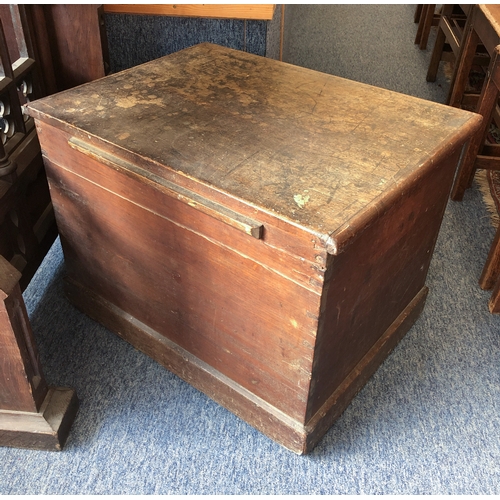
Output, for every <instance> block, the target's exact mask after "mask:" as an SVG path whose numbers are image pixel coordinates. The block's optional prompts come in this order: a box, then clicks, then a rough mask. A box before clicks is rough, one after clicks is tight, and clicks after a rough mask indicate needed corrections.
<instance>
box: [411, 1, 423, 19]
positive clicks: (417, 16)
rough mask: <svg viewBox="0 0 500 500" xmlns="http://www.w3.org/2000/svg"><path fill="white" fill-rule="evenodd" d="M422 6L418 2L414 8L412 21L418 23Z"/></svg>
mask: <svg viewBox="0 0 500 500" xmlns="http://www.w3.org/2000/svg"><path fill="white" fill-rule="evenodd" d="M422 8H423V5H422V4H421V3H419V4H418V5H417V7H416V8H415V15H414V17H413V22H414V23H418V22H419V21H420V16H421V15H422Z"/></svg>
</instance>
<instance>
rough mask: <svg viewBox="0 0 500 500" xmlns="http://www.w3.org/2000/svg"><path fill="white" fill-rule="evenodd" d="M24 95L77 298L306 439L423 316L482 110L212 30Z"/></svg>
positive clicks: (221, 397)
mask: <svg viewBox="0 0 500 500" xmlns="http://www.w3.org/2000/svg"><path fill="white" fill-rule="evenodd" d="M28 111H29V113H30V114H31V115H33V116H34V117H35V119H36V126H37V132H38V136H39V139H40V143H41V146H42V151H43V155H44V161H45V167H46V171H47V176H48V179H49V184H50V189H51V196H52V200H53V204H54V210H55V214H56V219H57V223H58V227H59V231H60V235H61V242H62V245H63V249H64V254H65V259H66V269H67V274H68V275H67V280H66V292H67V294H68V297H69V298H70V300H71V301H72V302H73V303H74V304H75V305H76V306H77V307H79V308H80V309H81V310H83V311H84V312H86V313H87V314H89V315H90V316H91V317H93V318H94V319H96V320H98V321H100V322H101V323H103V324H104V325H105V326H107V327H108V328H110V329H111V330H113V331H115V332H116V333H117V334H118V335H120V336H121V337H122V338H124V339H125V340H127V341H129V342H131V343H132V344H133V345H134V346H136V347H137V348H138V349H140V350H142V351H143V352H145V353H146V354H148V355H149V356H152V357H153V358H154V359H156V360H157V361H158V362H160V363H162V364H163V365H164V366H166V367H167V368H168V369H170V370H172V371H173V372H174V373H176V374H178V375H179V376H180V377H182V378H183V379H184V380H186V381H188V382H189V383H191V384H193V385H194V386H195V387H197V388H198V389H200V390H202V391H203V392H205V393H206V394H207V395H208V396H209V397H211V398H213V399H214V400H215V401H218V402H219V403H220V404H222V405H224V406H225V407H226V408H228V409H229V410H231V411H233V412H234V413H235V414H236V415H238V416H240V417H241V418H243V419H244V420H246V421H247V422H248V423H250V424H251V425H253V426H254V427H256V428H257V429H259V430H260V431H262V432H263V433H265V434H266V435H267V436H269V437H270V438H272V439H274V440H275V441H277V442H278V443H280V444H282V445H283V446H285V447H287V448H289V449H291V450H293V451H295V452H297V453H306V452H308V451H310V450H311V449H312V448H313V447H314V445H315V444H316V443H317V442H318V440H319V439H321V437H322V435H323V434H324V433H325V432H326V431H327V430H328V428H329V427H330V425H331V424H332V423H333V422H334V421H335V419H336V418H338V416H339V415H340V414H341V413H342V411H343V410H344V409H345V408H346V406H347V405H348V404H349V402H350V400H351V399H352V398H353V397H354V396H355V394H356V393H357V391H359V390H360V389H361V387H363V385H364V384H365V383H366V381H367V380H368V378H369V377H370V376H371V374H372V373H373V372H374V371H375V370H376V369H377V367H378V366H379V365H380V363H381V362H382V361H383V360H384V358H385V357H386V356H387V355H388V354H389V353H390V351H391V350H392V349H393V348H394V346H395V345H396V344H397V342H398V341H399V340H400V339H401V337H402V336H403V335H404V334H405V333H406V331H407V330H408V329H409V328H410V327H411V326H412V324H413V323H414V321H415V320H416V319H417V318H418V315H419V313H420V312H421V310H422V308H423V306H424V303H425V298H426V295H427V288H426V285H425V280H426V275H427V270H428V267H429V263H430V260H431V258H432V252H433V249H434V245H435V242H436V239H437V235H438V231H439V227H440V224H441V220H442V217H443V213H444V209H445V207H446V203H447V199H448V194H449V191H450V186H451V182H452V180H453V175H454V172H455V168H456V165H457V162H458V158H459V155H460V153H461V149H462V146H463V144H464V143H465V142H466V141H467V140H468V138H469V137H470V136H471V134H473V133H474V131H475V130H477V128H478V126H479V124H480V118H479V117H478V116H477V115H475V114H473V113H469V112H466V111H463V110H459V109H455V108H451V107H446V106H442V105H439V104H435V103H431V102H427V101H423V100H419V99H415V98H412V97H409V96H404V95H401V94H396V93H394V92H390V91H386V90H383V89H377V88H374V87H371V86H368V85H363V84H359V83H356V82H351V81H348V80H344V79H341V78H337V77H334V76H330V75H325V74H321V73H317V72H314V71H311V70H307V69H304V68H298V67H294V66H291V65H288V64H283V63H280V62H277V61H272V60H268V59H265V58H261V57H257V56H253V55H249V54H246V53H242V52H238V51H234V50H230V49H225V48H222V47H218V46H215V45H210V44H202V45H199V46H196V47H192V48H190V49H186V50H184V51H181V52H179V53H176V54H173V55H171V56H167V57H165V58H162V59H159V60H157V61H154V62H151V63H147V64H145V65H142V66H139V67H136V68H133V69H131V70H128V71H125V72H122V73H119V74H117V75H112V76H109V77H106V78H104V79H102V80H99V81H96V82H93V83H92V84H88V85H83V86H81V87H79V88H76V89H72V90H70V91H66V92H64V93H61V94H59V95H56V96H52V97H50V98H47V99H43V100H40V101H37V102H33V103H30V105H29V107H28Z"/></svg>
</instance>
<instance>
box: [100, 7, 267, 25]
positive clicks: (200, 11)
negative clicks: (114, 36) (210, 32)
mask: <svg viewBox="0 0 500 500" xmlns="http://www.w3.org/2000/svg"><path fill="white" fill-rule="evenodd" d="M274 9H275V6H274V5H271V4H269V5H266V4H254V5H252V4H220V5H216V4H176V5H166V4H160V5H156V4H153V5H151V4H106V5H104V11H105V12H114V13H120V14H148V15H155V16H180V17H207V18H210V17H212V18H217V19H255V20H261V21H270V20H271V19H272V18H273V14H274Z"/></svg>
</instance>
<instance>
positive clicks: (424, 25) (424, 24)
mask: <svg viewBox="0 0 500 500" xmlns="http://www.w3.org/2000/svg"><path fill="white" fill-rule="evenodd" d="M435 8H436V6H435V5H427V4H425V5H423V7H422V12H421V13H420V17H419V22H418V29H417V35H416V37H415V43H416V44H418V45H419V47H420V49H421V50H425V49H426V48H427V41H428V39H429V33H430V31H431V26H432V22H433V20H434V11H435Z"/></svg>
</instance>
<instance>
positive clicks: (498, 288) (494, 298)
mask: <svg viewBox="0 0 500 500" xmlns="http://www.w3.org/2000/svg"><path fill="white" fill-rule="evenodd" d="M488 307H489V309H490V313H492V314H500V280H499V281H498V282H497V284H496V285H495V288H494V289H493V292H492V294H491V297H490V301H489V303H488Z"/></svg>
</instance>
